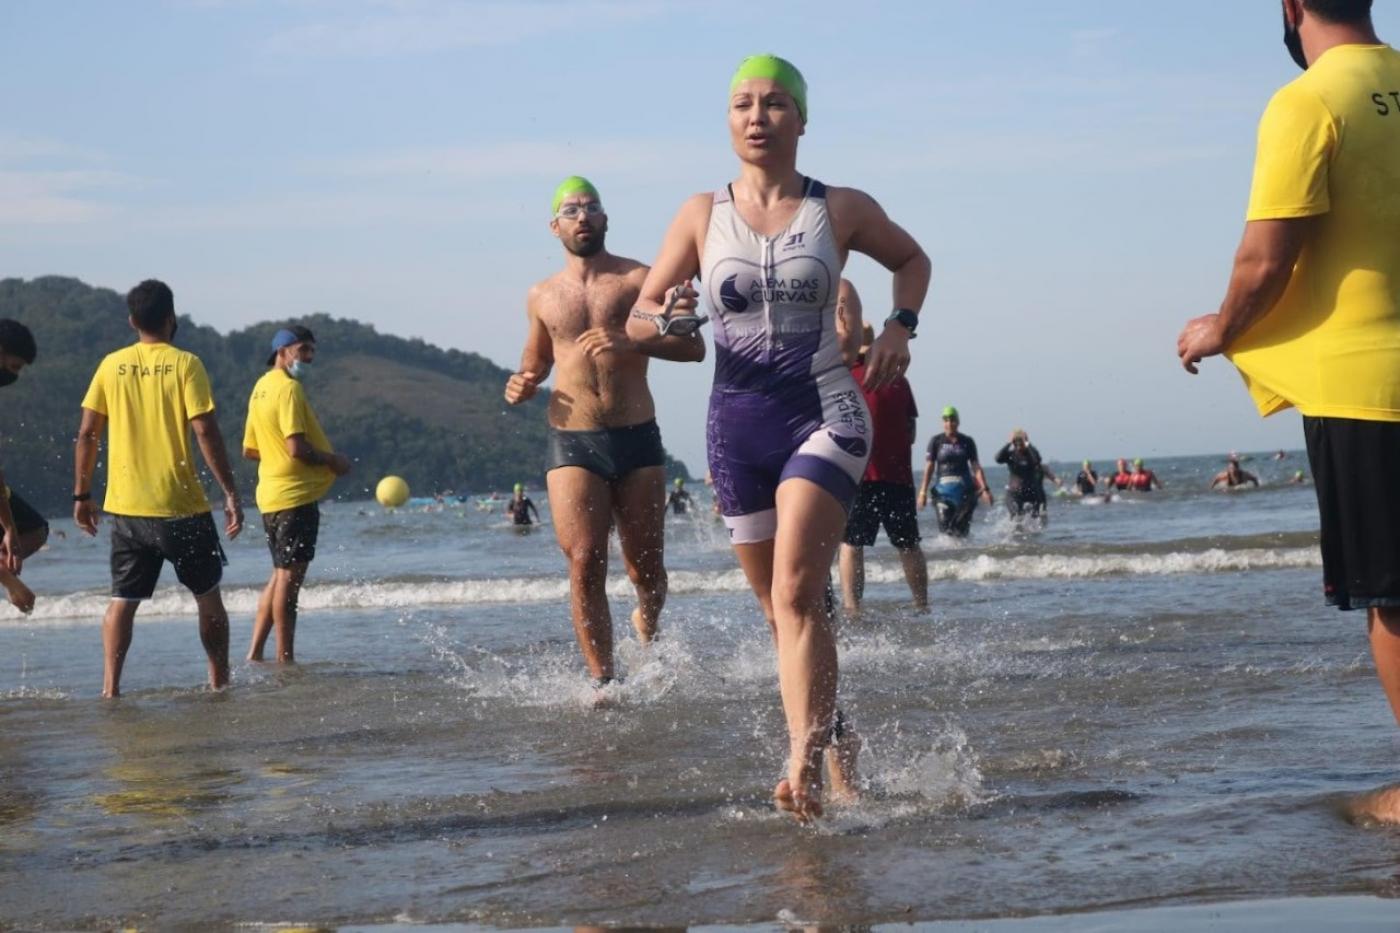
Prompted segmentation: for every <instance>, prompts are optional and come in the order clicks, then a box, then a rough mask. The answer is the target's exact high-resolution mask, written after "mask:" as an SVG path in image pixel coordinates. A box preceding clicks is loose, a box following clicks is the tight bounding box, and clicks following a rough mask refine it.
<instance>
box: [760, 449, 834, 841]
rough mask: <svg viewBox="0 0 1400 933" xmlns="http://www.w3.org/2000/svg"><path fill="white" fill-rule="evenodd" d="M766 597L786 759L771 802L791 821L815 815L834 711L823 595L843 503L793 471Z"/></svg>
mask: <svg viewBox="0 0 1400 933" xmlns="http://www.w3.org/2000/svg"><path fill="white" fill-rule="evenodd" d="M777 501H778V533H777V537H776V538H775V539H774V542H773V565H772V566H773V570H772V588H771V591H770V592H771V599H772V608H773V619H774V622H775V624H776V630H777V642H778V684H779V687H780V689H781V691H782V697H783V711H784V713H785V714H786V717H787V725H788V741H789V746H790V758H789V760H788V777H787V781H786V783H787V785H788V786H787V788H786V793H787V796H786V798H785V797H784V788H783V787H782V785H781V784H780V785H779V787H778V789H777V791H776V792H775V796H777V797H778V801H779V806H782V807H783V808H784V809H790V810H791V811H792V813H793V814H794V815H795V816H796V817H797V819H798V820H801V821H804V822H805V821H807V820H809V819H811V818H813V817H816V816H820V815H821V791H822V761H823V754H824V751H825V749H826V746H827V745H828V744H829V742H830V740H831V732H832V726H833V724H834V722H835V715H836V683H837V669H836V638H835V633H834V632H833V630H832V626H831V619H830V617H829V616H828V615H827V612H826V606H825V601H824V593H825V590H826V584H827V577H828V573H829V571H830V568H831V561H832V557H833V556H834V555H835V552H836V547H837V545H838V544H839V543H840V541H841V533H842V530H843V529H844V528H845V526H846V510H845V509H844V508H843V507H842V505H841V503H840V502H838V501H837V500H836V498H835V497H834V496H832V494H831V493H829V492H827V491H826V490H825V489H823V488H822V487H821V486H819V485H817V484H816V483H813V482H812V481H810V480H807V479H803V478H801V477H793V478H790V479H787V480H785V481H784V482H783V483H782V484H781V485H780V486H779V487H778V496H777Z"/></svg>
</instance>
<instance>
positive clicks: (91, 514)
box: [73, 499, 98, 538]
mask: <svg viewBox="0 0 1400 933" xmlns="http://www.w3.org/2000/svg"><path fill="white" fill-rule="evenodd" d="M97 520H98V511H97V503H96V502H93V501H92V500H91V499H87V500H85V501H83V502H74V503H73V521H74V523H75V524H77V526H78V527H79V528H80V529H82V531H83V533H84V534H86V535H87V536H88V537H90V538H95V537H97Z"/></svg>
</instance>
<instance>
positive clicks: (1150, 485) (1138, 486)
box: [1132, 457, 1162, 492]
mask: <svg viewBox="0 0 1400 933" xmlns="http://www.w3.org/2000/svg"><path fill="white" fill-rule="evenodd" d="M1132 476H1133V489H1134V490H1136V491H1137V492H1151V491H1152V490H1154V489H1161V488H1162V481H1161V480H1159V479H1158V478H1157V474H1156V473H1153V472H1152V471H1151V470H1149V469H1147V467H1145V466H1143V465H1142V458H1141V457H1139V458H1138V459H1136V460H1134V461H1133V473H1132Z"/></svg>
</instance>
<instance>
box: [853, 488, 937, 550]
mask: <svg viewBox="0 0 1400 933" xmlns="http://www.w3.org/2000/svg"><path fill="white" fill-rule="evenodd" d="M881 525H884V526H885V535H886V536H887V537H888V538H889V539H890V544H893V545H894V546H895V547H897V548H899V549H900V550H901V551H904V550H908V549H909V548H912V547H914V546H915V545H916V544H918V543H919V540H920V539H919V516H918V512H917V511H916V510H915V508H914V487H913V486H905V485H903V484H901V483H882V482H877V481H874V480H871V481H868V482H863V483H861V484H860V489H858V490H857V491H856V501H855V504H854V505H852V506H851V514H850V517H848V518H847V519H846V537H845V541H846V543H847V544H849V545H851V546H852V547H870V545H872V544H874V543H875V536H876V535H878V534H879V533H880V526H881Z"/></svg>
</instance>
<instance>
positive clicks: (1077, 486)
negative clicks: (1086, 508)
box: [1074, 460, 1099, 496]
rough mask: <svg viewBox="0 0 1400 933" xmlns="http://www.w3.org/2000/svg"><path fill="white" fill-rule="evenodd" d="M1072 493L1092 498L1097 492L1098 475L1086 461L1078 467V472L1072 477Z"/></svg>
mask: <svg viewBox="0 0 1400 933" xmlns="http://www.w3.org/2000/svg"><path fill="white" fill-rule="evenodd" d="M1074 491H1075V492H1077V493H1078V494H1079V495H1081V496H1092V495H1094V493H1096V492H1098V491H1099V474H1098V473H1096V472H1095V471H1094V465H1093V464H1092V463H1090V462H1089V461H1088V460H1085V461H1084V462H1083V463H1081V464H1080V465H1079V472H1078V473H1077V474H1075V477H1074Z"/></svg>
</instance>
